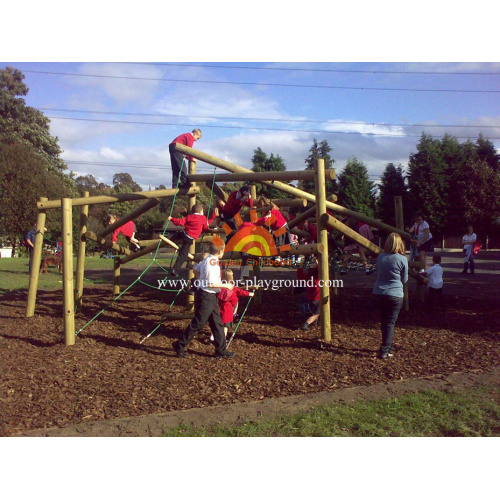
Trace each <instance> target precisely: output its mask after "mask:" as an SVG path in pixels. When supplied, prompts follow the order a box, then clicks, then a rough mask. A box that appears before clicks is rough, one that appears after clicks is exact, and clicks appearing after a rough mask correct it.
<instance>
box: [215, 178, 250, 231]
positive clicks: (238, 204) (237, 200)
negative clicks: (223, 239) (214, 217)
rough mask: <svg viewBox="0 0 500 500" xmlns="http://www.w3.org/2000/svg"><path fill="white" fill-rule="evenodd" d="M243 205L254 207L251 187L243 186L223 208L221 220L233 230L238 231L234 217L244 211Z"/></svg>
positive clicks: (230, 196)
mask: <svg viewBox="0 0 500 500" xmlns="http://www.w3.org/2000/svg"><path fill="white" fill-rule="evenodd" d="M243 205H246V206H247V207H253V198H252V196H251V194H250V186H243V187H241V188H240V189H239V190H238V191H233V192H232V193H231V194H230V195H229V198H228V199H227V201H226V203H225V204H224V206H223V207H222V211H221V217H220V220H221V221H222V222H226V223H227V225H228V226H229V227H230V228H231V229H233V230H236V229H237V225H236V222H235V220H234V216H235V215H236V214H237V213H238V212H239V211H240V210H241V209H242V207H243Z"/></svg>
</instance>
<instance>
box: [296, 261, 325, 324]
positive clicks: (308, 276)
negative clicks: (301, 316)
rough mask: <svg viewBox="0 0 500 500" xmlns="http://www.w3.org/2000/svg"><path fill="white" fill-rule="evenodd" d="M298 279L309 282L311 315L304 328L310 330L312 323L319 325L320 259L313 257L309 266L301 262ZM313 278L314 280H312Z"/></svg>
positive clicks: (308, 296) (308, 291) (307, 292)
mask: <svg viewBox="0 0 500 500" xmlns="http://www.w3.org/2000/svg"><path fill="white" fill-rule="evenodd" d="M297 279H299V280H304V281H306V282H307V286H306V300H307V304H308V305H309V310H310V314H311V315H310V316H309V317H308V318H307V319H306V321H305V323H304V324H303V325H302V330H309V327H310V326H311V325H313V326H314V325H317V324H318V319H319V311H320V310H319V276H318V259H317V257H314V258H313V264H312V266H309V267H304V264H301V265H300V267H299V268H298V269H297ZM311 280H312V282H311Z"/></svg>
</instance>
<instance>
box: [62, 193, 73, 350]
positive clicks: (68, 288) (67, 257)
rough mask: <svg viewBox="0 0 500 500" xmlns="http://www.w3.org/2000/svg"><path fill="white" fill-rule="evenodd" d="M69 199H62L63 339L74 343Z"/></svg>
mask: <svg viewBox="0 0 500 500" xmlns="http://www.w3.org/2000/svg"><path fill="white" fill-rule="evenodd" d="M72 212H73V210H72V205H71V198H63V199H62V228H63V230H62V232H63V235H62V236H63V238H62V244H63V308H64V313H63V314H64V339H65V344H66V345H67V346H69V345H73V344H74V343H75V301H74V295H73V293H74V290H73V217H72Z"/></svg>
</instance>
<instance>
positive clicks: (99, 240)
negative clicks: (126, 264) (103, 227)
mask: <svg viewBox="0 0 500 500" xmlns="http://www.w3.org/2000/svg"><path fill="white" fill-rule="evenodd" d="M84 236H85V238H87V239H88V240H92V241H95V242H96V243H98V244H99V245H101V246H103V247H106V248H111V250H115V251H116V252H119V253H121V254H122V255H127V256H128V255H130V254H131V253H132V252H131V251H130V250H129V249H128V248H125V247H122V246H121V245H118V243H114V242H113V241H107V240H105V239H104V238H98V237H97V236H96V235H95V234H94V233H93V232H92V231H87V232H86V233H85V234H84Z"/></svg>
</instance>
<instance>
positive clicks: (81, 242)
mask: <svg viewBox="0 0 500 500" xmlns="http://www.w3.org/2000/svg"><path fill="white" fill-rule="evenodd" d="M89 194H90V193H89V192H88V191H85V193H84V194H83V196H85V197H88V196H89ZM88 215H89V206H88V205H82V208H81V210H80V232H79V238H78V257H77V260H76V290H75V304H76V308H77V310H81V308H82V304H83V278H84V273H85V250H86V246H87V240H86V239H85V236H84V235H85V233H86V232H87V221H88Z"/></svg>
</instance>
